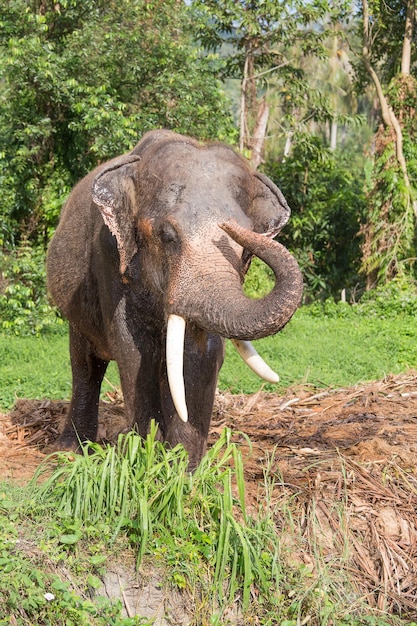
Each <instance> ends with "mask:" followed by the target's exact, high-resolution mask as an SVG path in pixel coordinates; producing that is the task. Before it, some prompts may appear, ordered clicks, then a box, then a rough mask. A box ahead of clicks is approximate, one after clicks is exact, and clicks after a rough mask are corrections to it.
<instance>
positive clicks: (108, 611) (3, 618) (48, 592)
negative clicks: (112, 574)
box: [0, 485, 148, 626]
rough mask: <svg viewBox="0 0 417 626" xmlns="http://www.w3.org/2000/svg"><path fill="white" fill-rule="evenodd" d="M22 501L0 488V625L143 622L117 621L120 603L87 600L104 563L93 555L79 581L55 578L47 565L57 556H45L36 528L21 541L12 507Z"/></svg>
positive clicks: (58, 557)
mask: <svg viewBox="0 0 417 626" xmlns="http://www.w3.org/2000/svg"><path fill="white" fill-rule="evenodd" d="M24 501H26V502H29V501H30V496H28V494H26V493H24V492H21V491H20V492H19V490H18V488H16V487H15V488H13V489H11V488H9V487H6V486H4V485H1V487H0V624H16V625H19V626H24V625H27V626H29V625H30V626H34V625H35V624H45V625H49V624H50V625H52V624H58V625H61V624H62V625H64V624H65V626H89V625H91V624H95V625H96V626H134V624H140V623H144V622H142V621H139V620H138V619H131V618H125V619H124V618H122V617H121V608H122V607H121V603H120V601H117V602H112V601H110V600H108V599H107V598H104V597H100V598H97V599H95V601H93V600H91V599H89V597H88V596H90V595H91V591H92V590H94V588H97V583H100V585H101V581H100V580H99V578H98V577H97V576H96V575H94V574H92V573H91V572H95V573H96V574H100V572H101V573H102V571H103V570H102V568H100V567H99V565H101V564H102V563H103V561H102V560H101V559H97V555H92V556H91V557H89V558H88V559H87V561H86V563H85V565H84V567H83V568H81V572H80V571H79V572H78V576H77V575H76V574H75V575H74V574H73V576H72V577H71V579H68V574H67V573H66V574H65V575H61V576H60V575H58V573H57V572H58V568H54V567H53V566H52V564H53V561H54V558H55V559H56V560H57V561H59V560H62V552H61V553H59V552H58V551H57V552H56V554H55V555H51V553H50V552H49V553H48V552H47V549H46V546H42V545H41V542H39V535H40V534H41V532H40V531H39V529H38V531H37V532H36V534H35V535H34V536H33V537H32V536H30V538H29V539H25V540H22V535H21V534H20V536H19V533H18V528H19V531H20V533H22V524H23V518H22V517H19V513H17V512H16V504H17V502H20V503H21V502H24ZM32 506H33V500H32ZM20 515H21V513H20ZM48 547H49V546H48ZM51 557H52V559H51ZM74 578H75V579H76V582H75V580H74ZM147 623H148V622H147Z"/></svg>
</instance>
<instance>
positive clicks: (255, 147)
mask: <svg viewBox="0 0 417 626" xmlns="http://www.w3.org/2000/svg"><path fill="white" fill-rule="evenodd" d="M268 118H269V106H268V105H267V103H266V100H265V98H263V99H262V100H261V102H260V104H259V109H258V118H257V120H256V125H255V130H254V131H253V139H252V142H251V144H252V156H251V163H252V165H253V167H254V168H255V169H256V168H257V167H258V165H259V164H260V163H261V161H262V149H263V145H264V140H265V134H266V127H267V125H268Z"/></svg>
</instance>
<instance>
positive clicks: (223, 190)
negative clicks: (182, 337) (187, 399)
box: [93, 131, 302, 371]
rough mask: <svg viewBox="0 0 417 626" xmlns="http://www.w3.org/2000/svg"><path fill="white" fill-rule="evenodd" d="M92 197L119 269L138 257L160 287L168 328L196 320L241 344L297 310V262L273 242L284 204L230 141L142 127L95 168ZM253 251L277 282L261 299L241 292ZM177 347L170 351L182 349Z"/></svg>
mask: <svg viewBox="0 0 417 626" xmlns="http://www.w3.org/2000/svg"><path fill="white" fill-rule="evenodd" d="M93 200H94V202H95V204H96V205H97V206H98V207H99V209H100V211H101V213H102V216H103V219H104V222H105V223H106V224H107V226H108V227H109V229H110V230H111V232H112V233H113V235H114V236H115V237H116V240H117V247H118V250H119V257H120V273H121V274H122V275H123V274H125V273H126V271H127V269H128V267H129V264H130V263H131V262H132V260H133V258H134V257H135V255H136V254H138V255H141V257H142V263H141V267H142V272H143V274H144V275H143V276H138V277H137V280H139V281H147V283H148V287H149V289H150V290H151V291H152V292H153V293H155V294H157V295H158V294H159V295H158V297H159V298H160V299H161V300H162V301H163V310H164V312H165V316H166V321H167V323H168V320H169V325H168V326H169V327H171V326H172V325H174V324H177V325H179V326H181V327H184V326H185V324H186V323H190V324H194V325H195V326H197V327H199V328H201V329H202V330H204V331H207V332H211V333H215V334H218V335H221V336H222V337H228V338H231V339H233V340H236V344H237V345H238V346H239V345H240V346H241V345H243V346H244V347H246V348H247V345H246V344H245V343H244V342H246V341H250V340H252V339H258V338H261V337H265V336H268V335H272V334H274V333H276V332H278V331H279V330H280V329H281V328H282V327H283V326H284V325H285V324H286V323H287V322H288V320H289V319H290V318H291V316H292V315H293V313H294V311H295V310H296V308H297V307H298V305H299V303H300V299H301V293H302V278H301V274H300V271H299V268H298V265H297V263H296V261H295V260H294V258H293V257H292V256H291V255H290V254H289V252H288V251H287V250H286V249H285V248H284V247H283V246H282V245H281V244H279V243H277V242H276V241H274V240H273V239H272V238H273V237H274V235H276V234H277V233H278V232H279V231H280V230H281V228H282V227H283V226H284V225H285V224H286V222H287V221H288V219H289V215H290V209H289V207H288V205H287V203H286V201H285V198H284V197H283V195H282V193H281V192H280V190H279V189H278V188H277V187H276V186H275V185H274V184H273V183H272V181H270V180H269V179H268V178H267V177H265V176H263V175H262V174H258V173H256V172H253V171H251V169H250V168H249V166H248V164H247V162H246V161H245V160H244V159H243V158H242V157H240V156H238V155H237V154H236V153H235V152H234V151H233V150H232V149H231V148H229V147H227V146H224V145H220V144H210V145H206V146H201V145H200V144H198V143H197V142H195V141H194V140H192V139H190V138H188V137H183V136H181V135H177V134H175V133H172V132H170V131H153V132H150V133H147V135H145V137H144V138H143V139H142V141H141V142H140V143H139V144H138V145H137V146H136V148H135V149H134V150H133V151H132V153H130V154H129V155H126V156H124V157H121V158H120V159H117V160H115V161H113V162H112V163H111V165H109V166H107V167H105V168H104V169H103V170H101V171H100V172H99V173H98V174H97V176H96V178H95V181H94V184H93ZM253 255H256V256H257V257H259V258H260V259H262V260H263V261H264V262H265V263H266V264H267V265H269V267H271V269H272V270H273V272H274V274H275V279H276V284H275V286H274V288H273V290H272V291H271V292H270V293H269V294H268V295H266V296H265V297H263V298H261V299H258V300H253V299H250V298H248V297H247V296H246V295H245V294H244V292H243V290H242V284H243V280H244V275H245V273H246V271H247V269H248V267H249V264H250V259H251V257H252V256H253ZM168 335H170V333H168ZM242 342H243V344H242ZM174 346H175V347H174V348H173V350H170V349H169V352H170V353H171V352H172V351H173V352H174V353H177V352H178V351H181V348H178V347H177V344H174ZM170 359H171V357H170V354H169V355H168V359H167V360H168V362H169V361H170ZM178 369H182V368H181V367H180V368H178V366H177V367H176V370H177V371H178Z"/></svg>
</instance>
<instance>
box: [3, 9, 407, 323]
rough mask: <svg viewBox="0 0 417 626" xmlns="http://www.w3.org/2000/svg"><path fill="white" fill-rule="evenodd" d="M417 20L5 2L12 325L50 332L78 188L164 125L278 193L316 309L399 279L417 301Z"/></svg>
mask: <svg viewBox="0 0 417 626" xmlns="http://www.w3.org/2000/svg"><path fill="white" fill-rule="evenodd" d="M415 22H416V4H415V0H390V1H389V2H385V1H382V0H362V2H349V1H347V0H336V1H335V2H330V1H328V0H311V1H309V2H305V1H302V0H291V1H290V2H281V1H280V0H257V1H256V2H253V1H246V0H242V1H240V2H235V1H234V0H193V1H190V2H183V1H182V0H164V1H163V2H162V0H155V1H153V2H146V1H145V0H118V1H117V2H115V1H113V0H82V1H80V0H61V1H55V0H54V1H52V0H32V1H28V0H8V1H6V2H5V3H4V4H3V6H2V12H1V15H0V87H1V89H0V188H1V199H0V246H1V249H2V252H3V254H2V256H1V261H0V270H1V275H0V321H1V325H2V331H3V332H6V333H8V332H10V333H13V334H27V333H29V334H34V333H35V334H39V333H44V332H46V331H47V330H48V329H51V328H52V327H53V326H54V323H55V320H56V313H55V311H54V310H53V308H52V307H51V306H50V305H49V304H48V301H47V297H46V288H45V272H44V259H45V252H46V248H47V244H48V241H49V239H50V237H51V235H52V234H53V232H54V229H55V227H56V225H57V222H58V218H59V213H60V210H61V207H62V205H63V203H64V201H65V199H66V197H67V196H68V193H69V191H70V190H71V188H72V186H73V185H74V184H75V183H76V182H77V181H78V180H79V179H80V178H81V177H82V176H83V175H84V174H86V173H87V172H88V171H89V170H91V169H92V168H93V167H94V166H95V165H97V164H98V163H100V162H103V161H105V160H107V159H109V158H111V157H113V156H115V155H118V154H121V153H123V152H125V151H127V150H129V149H131V148H132V147H133V146H134V145H135V144H136V143H137V141H138V140H139V138H140V137H141V135H142V134H143V133H144V132H146V131H147V130H150V129H153V128H159V127H163V128H169V129H171V130H174V131H177V132H180V133H185V134H189V135H192V136H195V137H198V138H199V139H202V140H213V139H214V140H221V141H225V142H228V143H230V144H231V145H233V146H234V147H236V149H238V150H240V151H241V152H242V153H243V154H244V155H245V156H246V157H247V158H248V159H249V160H251V161H252V164H253V166H254V167H258V168H259V169H261V170H263V171H264V172H266V173H267V174H268V175H269V176H270V177H271V178H272V179H273V180H274V182H275V183H276V184H277V185H278V186H279V187H280V188H281V189H282V191H283V193H284V195H285V196H286V198H287V200H288V202H289V204H290V206H291V208H292V218H291V221H290V223H289V225H288V226H287V227H286V229H285V232H283V233H282V234H281V235H280V238H281V240H282V241H283V243H284V244H285V245H286V246H287V247H288V248H289V249H290V250H291V251H292V253H293V254H294V255H295V256H296V258H297V260H298V262H299V264H300V266H301V269H302V271H303V274H304V279H305V296H304V298H305V302H306V303H308V302H311V301H313V300H314V301H324V302H325V301H326V300H328V299H332V300H334V301H339V300H346V301H348V302H350V303H352V304H355V303H357V302H358V301H359V300H360V299H361V298H365V299H366V298H367V297H368V298H369V292H371V293H373V294H375V293H376V294H379V296H378V297H381V296H380V294H381V293H382V297H385V296H384V293H386V289H387V285H389V289H390V292H389V293H390V294H391V297H394V299H395V300H397V301H398V298H400V300H401V302H406V303H410V301H412V302H413V306H414V304H415V303H416V302H417V297H416V288H415V279H416V264H415V261H416V257H417V250H416V220H417V141H416V137H417V122H416V107H417V80H416V79H417V64H416V59H417V52H416V45H415V44H416V39H417V35H416V29H415ZM252 280H253V284H255V287H254V288H253V291H254V293H255V294H256V291H257V289H258V286H259V288H263V287H264V286H265V283H267V282H268V276H267V273H266V270H265V268H262V267H258V268H257V269H255V278H254V279H252ZM384 290H385V291H384ZM393 294H394V296H393ZM398 294H399V295H398Z"/></svg>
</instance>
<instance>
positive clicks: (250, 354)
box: [231, 339, 279, 383]
mask: <svg viewBox="0 0 417 626" xmlns="http://www.w3.org/2000/svg"><path fill="white" fill-rule="evenodd" d="M231 341H232V343H233V345H234V346H235V348H236V350H237V351H238V352H239V354H240V356H241V357H242V359H243V360H244V361H245V363H246V365H247V366H248V367H250V369H251V370H252V371H254V372H255V374H257V375H258V376H260V378H263V379H264V380H266V381H267V382H268V383H277V382H279V376H278V374H277V373H276V372H274V370H272V369H271V368H270V367H269V365H267V364H266V363H265V361H264V360H263V358H262V357H261V356H260V355H259V354H258V353H257V351H256V350H255V348H254V347H253V345H252V344H251V342H250V341H242V340H241V339H232V340H231Z"/></svg>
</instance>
